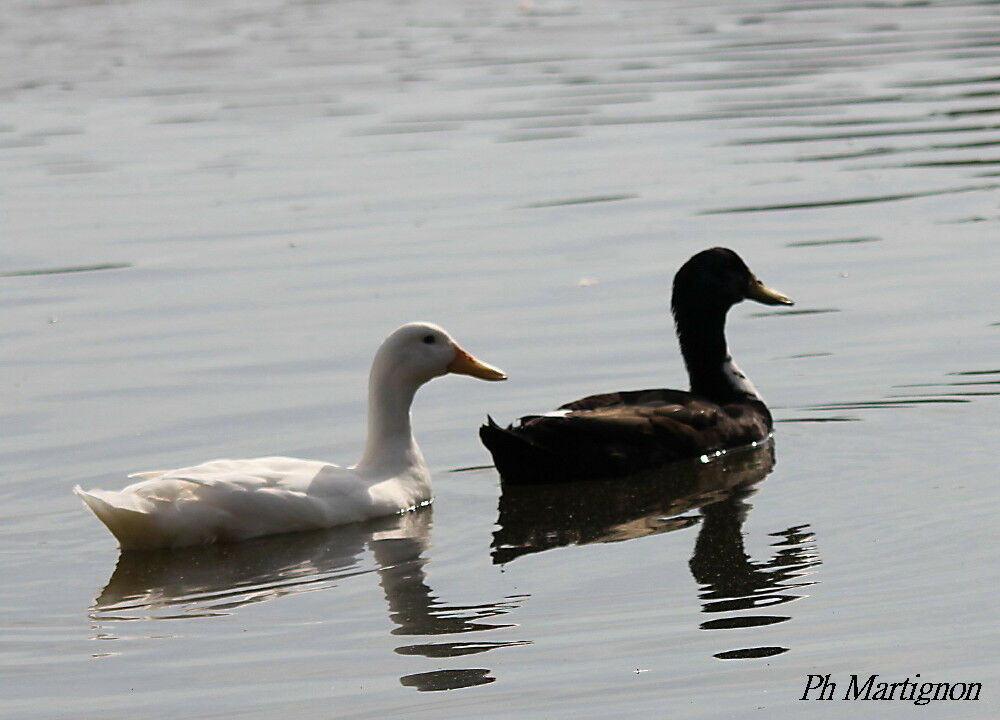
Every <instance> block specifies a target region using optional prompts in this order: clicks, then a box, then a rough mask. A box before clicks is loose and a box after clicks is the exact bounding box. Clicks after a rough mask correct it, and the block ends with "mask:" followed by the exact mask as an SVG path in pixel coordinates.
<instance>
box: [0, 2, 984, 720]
mask: <svg viewBox="0 0 1000 720" xmlns="http://www.w3.org/2000/svg"><path fill="white" fill-rule="evenodd" d="M998 60H1000V8H998V6H997V4H996V3H992V2H971V1H959V2H945V1H940V2H915V3H914V2H879V3H856V2H837V1H836V0H832V1H824V2H819V1H816V2H813V1H802V2H794V1H791V0H789V1H787V2H785V1H779V0H769V1H763V0H755V1H753V2H737V1H733V0H728V1H724V2H709V3H704V2H686V1H684V2H682V1H674V2H653V1H652V0H632V1H630V2H625V1H611V0H597V1H596V2H580V1H579V0H534V1H533V2H532V1H527V2H521V3H515V2H483V1H481V0H467V1H465V2H452V1H448V0H445V1H443V2H442V1H438V2H427V1H426V0H413V1H411V2H387V1H383V0H374V1H369V2H348V1H345V2H315V1H305V0H303V1H292V0H250V1H248V2H223V1H221V0H220V1H208V2H191V1H190V0H170V1H167V0H148V1H143V2H129V1H122V2H83V1H77V0H57V1H51V0H32V1H30V2H29V1H27V0H11V1H10V2H5V3H4V4H3V6H2V7H0V217H2V228H0V231H2V236H0V238H2V239H0V307H2V313H0V339H2V350H0V366H2V374H0V438H2V445H0V500H2V502H0V508H2V510H0V514H2V521H0V577H2V579H3V590H2V591H0V687H2V692H0V715H2V716H3V717H5V718H19V719H28V718H39V719H41V718H45V719H51V718H81V717H86V718H98V717H100V718H134V717H143V718H166V717H171V718H173V717H178V716H184V717H196V718H230V717H236V716H239V717H241V718H246V719H256V718H268V719H269V718H277V717H301V718H312V717H316V718H319V717H322V718H327V717H381V716H396V717H408V718H421V717H425V718H439V717H473V716H474V717H496V718H500V717H511V716H520V717H539V718H542V717H545V718H553V717H613V716H619V715H623V714H626V713H628V714H640V713H641V714H646V715H653V716H670V717H678V718H713V717H745V716H750V715H752V714H755V713H756V714H760V713H767V714H769V715H770V716H772V717H831V718H832V717H838V718H839V717H844V716H846V715H847V714H848V713H854V714H857V713H862V714H867V713H870V712H877V713H878V715H879V717H889V718H894V717H911V716H912V715H914V714H916V713H918V712H919V713H920V714H921V716H923V717H949V718H953V717H963V718H977V717H991V716H993V715H994V713H995V711H996V707H997V706H996V697H997V692H998V688H1000V672H998V669H1000V668H998V665H1000V663H998V661H1000V654H998V652H997V649H996V627H997V624H996V609H997V595H996V587H997V585H998V581H1000V577H998V571H997V560H998V552H997V534H996V531H995V525H996V517H997V510H998V507H997V505H998V504H997V492H996V488H995V482H996V479H997V451H998V449H1000V443H998V440H997V418H998V398H997V394H998V392H1000V390H998V383H1000V359H998V353H997V348H998V335H1000V309H998V302H997V301H998V299H1000V291H998V289H997V288H998V279H1000V249H998V244H997V241H998V220H1000V194H998V185H1000V180H998V172H1000V72H998V67H1000V64H998ZM711 245H727V246H730V247H733V248H734V249H736V250H737V251H738V252H740V253H741V254H742V255H743V256H744V257H745V258H746V259H747V261H748V262H749V264H750V265H751V267H752V268H753V269H754V270H755V271H756V272H757V274H758V275H759V276H760V277H761V278H762V279H763V280H764V281H765V282H767V283H768V284H770V285H772V286H774V287H776V288H779V289H780V290H782V291H783V292H785V293H787V294H789V295H790V296H792V297H793V298H795V299H796V300H797V305H796V306H795V307H794V308H791V309H787V310H775V309H773V308H763V307H761V306H752V305H750V304H746V305H742V306H739V307H738V308H736V309H735V310H734V311H733V313H732V315H731V318H730V323H729V337H730V344H731V346H732V350H733V352H734V355H735V357H736V358H737V359H738V361H739V362H740V364H741V366H742V367H743V369H744V370H745V371H746V372H747V373H748V374H749V375H750V376H751V377H752V378H753V380H754V382H755V383H756V385H757V386H758V387H759V388H760V389H761V391H762V392H763V394H764V395H765V397H766V398H767V399H768V401H769V403H770V405H771V407H772V408H773V411H774V414H775V417H776V419H777V424H776V441H775V445H774V448H773V457H772V452H771V450H770V449H767V448H765V449H762V450H758V451H757V452H755V453H750V454H737V455H735V456H733V457H730V458H725V459H722V460H717V461H714V462H712V463H707V464H705V465H699V464H694V465H691V466H685V467H683V468H678V469H676V470H674V471H673V472H672V473H671V474H669V475H667V476H665V477H659V478H656V477H654V478H652V479H650V480H648V481H645V482H643V483H639V484H637V485H636V486H634V487H629V488H622V487H621V486H619V485H614V484H611V485H609V484H600V483H598V484H588V485H586V486H580V487H578V488H569V489H565V488H564V489H552V488H549V489H543V490H539V491H531V490H527V491H519V492H514V491H511V490H510V489H508V490H506V491H504V490H502V489H501V487H500V484H499V479H498V477H497V475H496V472H495V471H494V470H493V469H492V468H490V467H488V464H489V456H488V454H487V453H486V452H485V450H484V449H483V448H482V447H481V446H480V445H479V443H478V440H477V437H476V427H477V425H478V424H479V423H480V422H481V421H482V420H483V418H484V416H485V413H487V412H489V413H491V414H492V415H493V416H494V417H496V418H497V419H498V420H502V421H508V420H510V419H511V418H513V417H515V416H517V415H519V414H523V413H526V412H530V411H544V410H548V409H551V408H553V407H555V406H556V405H558V404H560V403H562V402H565V401H568V400H571V399H573V398H576V397H579V396H581V395H585V394H589V393H592V392H596V391H603V390H614V389H633V388H642V387H662V386H673V387H678V386H683V385H684V383H685V376H684V372H683V367H682V364H681V362H680V359H679V357H678V354H677V350H676V343H675V341H674V339H673V333H672V328H671V322H670V319H669V316H668V295H669V281H670V278H671V277H672V274H673V272H674V271H675V269H676V268H677V266H678V265H679V264H680V263H681V262H683V260H684V259H686V258H687V257H688V256H689V255H690V254H692V253H693V252H695V251H697V250H699V249H701V248H703V247H707V246H711ZM412 319H427V320H432V321H435V322H438V323H441V324H443V325H444V326H445V327H447V328H448V329H449V330H450V331H451V332H452V333H453V334H454V335H455V337H457V338H458V339H459V340H460V342H462V343H463V344H464V345H465V346H466V347H467V348H468V349H469V350H471V351H472V352H474V353H475V354H477V355H478V356H480V357H482V358H483V359H485V360H487V361H489V362H492V363H495V364H497V365H499V366H501V367H503V368H504V369H505V370H506V371H507V372H508V374H509V375H510V378H511V379H510V381H509V382H507V383H504V384H493V383H479V382H475V381H473V380H471V379H469V378H456V377H449V378H444V379H440V380H436V381H435V382H433V383H431V384H430V385H428V386H427V387H425V388H424V389H423V390H422V391H421V392H420V393H419V395H418V398H417V403H416V406H415V409H414V416H415V427H416V431H417V437H418V440H419V442H420V444H421V446H422V449H423V450H424V453H425V455H426V456H427V458H428V461H429V463H430V464H431V466H432V468H433V470H434V472H435V495H436V499H435V502H434V504H433V506H432V507H430V508H428V509H426V510H423V511H420V512H417V513H412V514H410V515H407V516H404V517H400V518H391V519H388V520H386V521H384V522H380V523H376V524H373V525H370V526H362V527H348V528H340V529H335V530H331V531H329V532H326V533H318V534H307V535H299V536H289V537H282V538H272V539H264V540H259V541H255V542H250V543H243V544H240V545H233V546H226V547H217V548H208V549H202V550H193V551H186V552H181V553H159V554H157V553H154V554H151V555H141V554H140V555H139V556H135V555H125V556H122V557H121V558H119V552H118V550H117V548H116V545H115V542H114V540H113V538H112V537H111V536H110V535H109V534H108V533H107V532H106V531H105V530H104V528H103V527H102V526H101V525H100V524H99V523H98V522H97V521H96V520H95V519H94V518H93V517H91V516H90V515H89V514H88V513H86V512H85V511H84V509H83V508H82V506H81V505H80V503H79V502H78V501H77V499H76V498H75V497H73V496H72V494H71V493H70V488H71V487H72V486H73V485H74V484H76V483H80V484H82V485H84V486H86V487H104V488H116V487H120V486H122V485H124V484H125V482H126V481H125V479H124V476H125V474H126V473H129V472H135V471H141V470H147V469H156V468H163V467H177V466H181V465H185V464H189V463H192V462H197V461H201V460H207V459H210V458H213V457H224V456H229V457H250V456H254V455H265V454H288V455H297V456H304V457H313V458H322V459H328V460H331V461H335V462H340V463H350V462H353V461H354V460H355V459H356V455H357V453H358V451H359V449H360V446H361V442H362V431H363V419H362V418H363V412H364V406H363V401H364V386H365V380H366V375H367V369H368V363H369V360H370V357H371V354H372V352H373V351H374V348H375V347H376V346H377V344H378V342H379V341H380V340H381V338H382V337H383V336H384V335H385V334H386V333H387V332H388V331H390V330H391V329H392V328H394V327H395V326H396V325H398V324H400V323H402V322H405V321H409V320H412ZM772 463H773V468H772ZM484 466H487V467H484ZM742 482H756V484H755V485H754V486H753V489H751V490H744V491H741V492H737V493H735V494H733V493H732V492H731V488H732V486H733V485H736V484H739V483H742ZM809 673H832V674H833V676H834V679H844V678H846V677H847V676H848V675H849V674H850V673H861V674H864V675H868V674H871V673H879V674H880V675H881V676H882V679H885V680H891V681H901V680H902V679H903V678H904V677H907V676H909V677H911V679H912V678H913V677H914V676H915V674H916V673H920V674H921V676H922V678H923V679H925V680H933V681H964V682H972V681H975V682H982V683H983V687H984V689H983V693H982V700H981V701H980V702H978V703H949V704H932V705H929V706H926V707H923V708H915V707H914V706H913V705H912V703H902V702H895V703H878V704H877V705H876V704H875V703H869V704H867V706H865V705H860V706H859V705H852V704H848V703H843V702H826V703H803V702H801V701H799V700H798V698H799V697H800V696H801V694H802V690H803V688H804V685H805V679H806V675H807V674H809Z"/></svg>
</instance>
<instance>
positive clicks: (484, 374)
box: [448, 344, 507, 380]
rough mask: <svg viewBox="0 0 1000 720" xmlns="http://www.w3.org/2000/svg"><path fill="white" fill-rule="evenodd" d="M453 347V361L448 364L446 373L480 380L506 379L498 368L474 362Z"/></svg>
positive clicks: (457, 348) (472, 358)
mask: <svg viewBox="0 0 1000 720" xmlns="http://www.w3.org/2000/svg"><path fill="white" fill-rule="evenodd" d="M453 347H454V348H455V359H454V360H452V361H451V362H450V363H448V372H453V373H455V374H457V375H471V376H472V377H477V378H479V379H480V380H506V379H507V376H506V375H505V374H504V372H503V370H501V369H500V368H495V367H493V366H492V365H487V364H486V363H484V362H482V361H480V360H476V358H474V357H472V355H470V354H469V353H467V352H465V350H463V349H462V348H460V347H459V346H458V345H457V344H453Z"/></svg>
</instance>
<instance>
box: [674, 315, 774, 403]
mask: <svg viewBox="0 0 1000 720" xmlns="http://www.w3.org/2000/svg"><path fill="white" fill-rule="evenodd" d="M728 310H729V308H728V307H719V306H704V305H703V306H700V307H690V308H685V307H684V305H683V304H682V305H681V307H680V308H678V307H677V305H676V304H675V305H674V318H675V320H676V323H677V337H678V339H679V340H680V344H681V354H682V355H683V356H684V364H685V365H686V366H687V371H688V378H690V380H691V392H693V393H694V394H695V395H700V396H702V397H704V398H706V399H708V400H711V401H712V402H715V403H718V404H720V405H722V404H725V403H731V402H738V401H740V400H747V399H750V400H760V395H758V393H757V389H756V388H755V387H754V386H753V383H751V382H750V380H748V379H747V377H746V375H744V374H743V372H742V371H741V370H740V369H739V368H738V367H737V366H736V363H734V362H733V358H732V356H731V355H730V354H729V350H728V348H727V346H726V312H727V311H728Z"/></svg>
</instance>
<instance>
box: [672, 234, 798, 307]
mask: <svg viewBox="0 0 1000 720" xmlns="http://www.w3.org/2000/svg"><path fill="white" fill-rule="evenodd" d="M743 300H754V301H756V302H759V303H763V304H764V305H793V304H794V303H793V302H792V300H791V299H790V298H788V297H786V296H785V295H783V294H782V293H780V292H778V291H777V290H774V289H772V288H769V287H768V286H767V285H765V284H764V283H762V282H761V281H760V280H758V279H757V276H756V275H754V274H753V273H752V272H751V271H750V268H748V267H747V264H746V263H745V262H743V258H741V257H740V256H739V255H737V254H736V253H735V252H733V251H732V250H730V249H729V248H722V247H716V248H710V249H708V250H702V251H701V252H700V253H697V254H696V255H694V256H692V257H691V259H690V260H688V261H687V262H686V263H684V265H682V266H681V269H680V270H678V271H677V275H675V276H674V290H673V298H672V303H671V304H672V305H673V307H674V311H675V313H676V312H677V309H678V307H679V306H684V305H685V304H689V303H698V304H703V305H708V306H714V307H718V308H720V309H722V310H728V309H729V308H730V307H732V306H733V305H735V304H736V303H738V302H741V301H743Z"/></svg>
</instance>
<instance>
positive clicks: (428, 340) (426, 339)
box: [424, 335, 434, 345]
mask: <svg viewBox="0 0 1000 720" xmlns="http://www.w3.org/2000/svg"><path fill="white" fill-rule="evenodd" d="M424 342H425V343H426V344H428V345H433V344H434V336H433V335H424Z"/></svg>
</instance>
